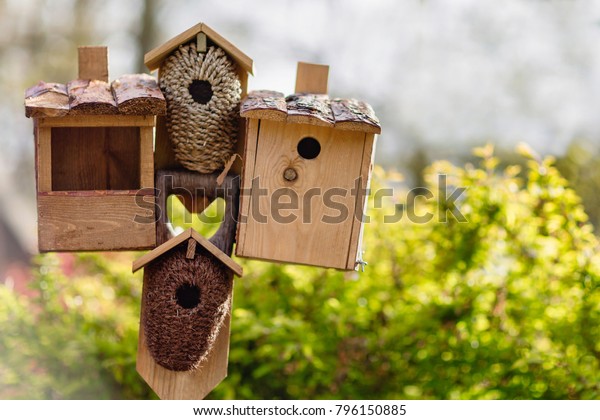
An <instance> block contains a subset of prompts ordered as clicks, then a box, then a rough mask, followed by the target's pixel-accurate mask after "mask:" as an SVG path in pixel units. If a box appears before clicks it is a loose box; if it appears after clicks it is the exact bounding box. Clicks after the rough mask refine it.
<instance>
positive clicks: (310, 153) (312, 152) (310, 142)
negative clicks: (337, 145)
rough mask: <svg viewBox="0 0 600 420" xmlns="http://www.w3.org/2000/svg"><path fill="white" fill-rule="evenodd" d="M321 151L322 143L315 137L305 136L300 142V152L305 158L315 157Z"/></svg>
mask: <svg viewBox="0 0 600 420" xmlns="http://www.w3.org/2000/svg"><path fill="white" fill-rule="evenodd" d="M319 153H321V145H320V144H319V142H318V140H317V139H315V138H314V137H304V138H303V139H302V140H300V141H299V142H298V154H299V155H300V156H302V157H303V158H304V159H314V158H316V157H317V156H319Z"/></svg>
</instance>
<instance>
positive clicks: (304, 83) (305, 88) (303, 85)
mask: <svg viewBox="0 0 600 420" xmlns="http://www.w3.org/2000/svg"><path fill="white" fill-rule="evenodd" d="M328 77H329V66H326V65H323V64H311V63H303V62H302V61H299V62H298V69H297V70H296V93H317V94H323V95H327V78H328Z"/></svg>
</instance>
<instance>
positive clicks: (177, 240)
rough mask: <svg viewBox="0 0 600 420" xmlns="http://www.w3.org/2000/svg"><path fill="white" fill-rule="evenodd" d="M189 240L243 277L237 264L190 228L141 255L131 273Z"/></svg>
mask: <svg viewBox="0 0 600 420" xmlns="http://www.w3.org/2000/svg"><path fill="white" fill-rule="evenodd" d="M190 238H191V239H193V240H195V241H196V242H197V243H198V245H200V246H201V247H203V248H204V249H206V250H207V251H208V252H210V253H211V254H213V255H214V256H215V257H216V258H217V259H218V260H219V261H221V262H222V263H223V264H225V265H226V266H227V267H228V268H229V269H230V270H231V271H233V272H234V273H235V274H236V275H237V276H238V277H242V275H243V271H242V267H241V266H240V265H239V264H238V263H236V262H235V261H233V260H232V259H231V258H230V257H229V256H228V255H227V254H225V253H224V252H223V251H221V250H220V249H219V248H217V247H216V246H215V245H213V243H212V242H210V241H209V240H208V239H206V238H205V237H203V236H202V235H200V234H199V233H198V232H196V231H195V230H194V229H192V228H189V229H188V230H186V231H185V232H183V233H180V234H179V235H177V236H175V237H174V238H172V239H170V240H168V241H167V242H165V243H164V244H162V245H160V246H158V247H156V248H154V249H153V250H152V251H150V252H148V253H146V254H145V255H143V256H141V257H140V258H138V259H137V260H135V261H134V263H133V267H132V271H133V272H134V273H135V272H136V271H138V270H139V269H140V268H143V267H145V266H146V265H148V264H150V263H151V262H152V261H154V260H155V259H157V258H159V257H160V256H162V255H163V254H164V253H166V252H167V251H170V250H171V249H173V248H175V247H176V246H177V245H179V244H181V243H183V242H185V241H186V240H188V239H190Z"/></svg>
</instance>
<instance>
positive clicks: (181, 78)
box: [160, 43, 242, 173]
mask: <svg viewBox="0 0 600 420" xmlns="http://www.w3.org/2000/svg"><path fill="white" fill-rule="evenodd" d="M194 80H206V81H208V82H209V83H210V84H211V87H212V90H213V95H212V98H211V99H210V101H208V103H206V104H201V103H198V102H196V101H194V99H193V98H192V95H191V94H190V92H189V86H190V84H191V83H192V82H193V81H194ZM160 88H161V90H162V92H163V94H164V95H165V98H166V100H167V130H168V133H169V138H170V139H171V143H172V145H173V148H174V151H175V157H176V159H177V160H178V161H179V163H181V164H182V165H183V166H184V167H185V168H187V169H190V170H193V171H198V172H201V173H211V172H214V171H216V170H218V169H222V168H223V166H224V165H225V163H226V162H227V161H228V160H229V159H230V157H231V155H232V154H233V151H234V147H235V143H236V141H237V131H238V115H239V105H240V99H241V93H242V89H241V85H240V80H239V78H238V76H237V74H236V72H235V65H234V64H233V63H232V62H231V60H230V59H229V58H228V57H227V55H226V54H225V52H224V51H223V50H222V49H221V48H218V47H214V46H211V47H210V48H209V49H208V51H207V52H206V53H205V54H202V53H198V52H197V51H196V44H194V43H190V44H187V45H183V46H181V47H179V49H178V50H176V51H175V52H174V53H173V54H171V56H169V58H168V59H167V60H166V61H165V64H164V66H163V67H162V69H161V78H160Z"/></svg>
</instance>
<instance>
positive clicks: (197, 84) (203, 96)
mask: <svg viewBox="0 0 600 420" xmlns="http://www.w3.org/2000/svg"><path fill="white" fill-rule="evenodd" d="M188 91H189V92H190V95H192V99H193V100H194V101H196V102H198V103H199V104H202V105H206V104H207V103H208V101H210V100H211V98H212V96H213V90H212V86H211V84H210V82H209V81H208V80H198V79H194V80H192V83H190V85H189V86H188Z"/></svg>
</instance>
